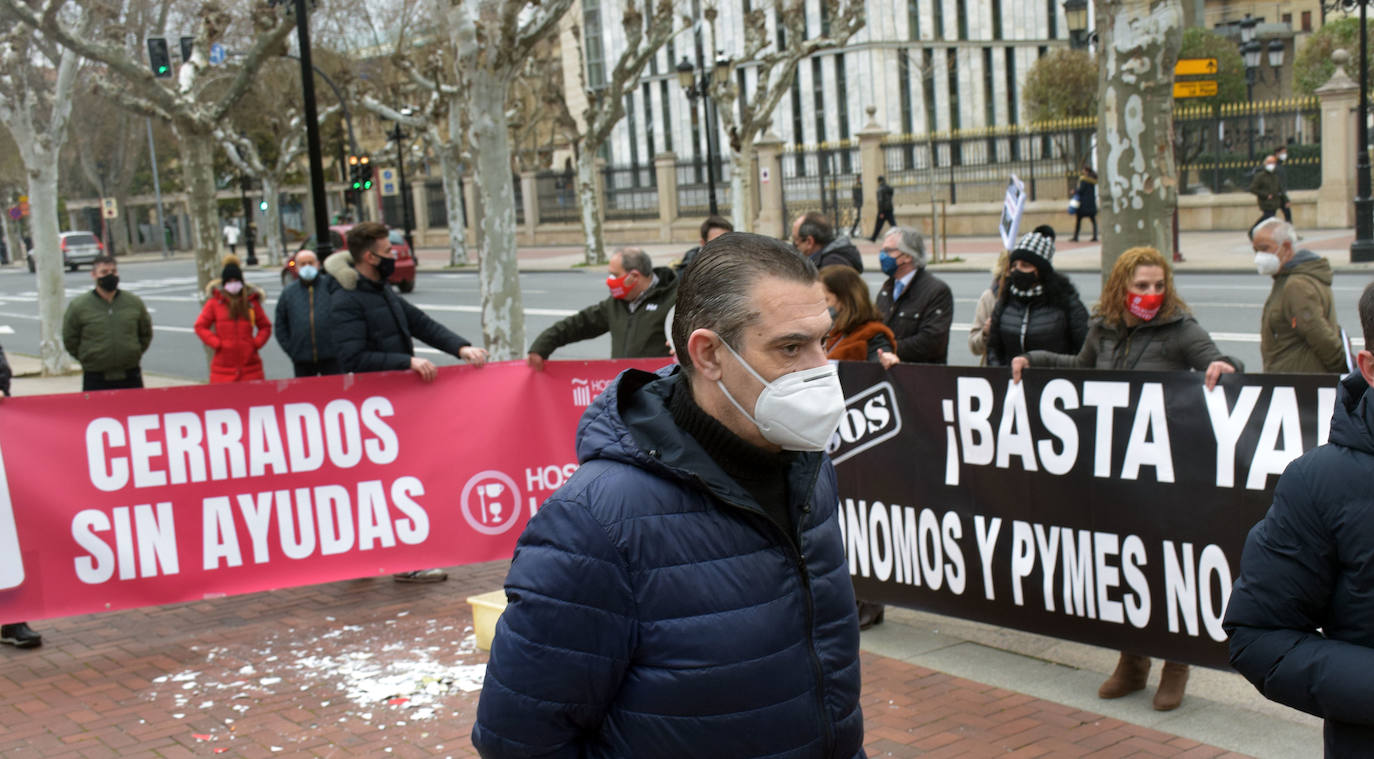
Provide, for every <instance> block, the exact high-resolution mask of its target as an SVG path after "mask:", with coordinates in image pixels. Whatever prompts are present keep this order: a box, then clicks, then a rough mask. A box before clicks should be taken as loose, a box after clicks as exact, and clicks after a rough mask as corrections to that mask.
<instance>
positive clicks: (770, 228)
mask: <svg viewBox="0 0 1374 759" xmlns="http://www.w3.org/2000/svg"><path fill="white" fill-rule="evenodd" d="M782 145H783V142H782V138H781V137H778V136H777V135H776V134H773V133H772V132H771V131H770V132H766V133H764V135H763V136H762V137H760V138H758V139H757V140H755V141H754V156H755V157H756V158H757V160H758V164H759V173H758V176H757V177H755V180H754V184H755V186H756V187H758V188H759V215H758V217H757V218H755V219H754V231H755V232H757V233H758V234H761V235H769V236H770V237H771V236H775V235H779V234H781V235H782V236H783V237H786V236H787V234H788V232H787V230H786V225H787V224H788V223H789V220H787V219H784V218H782Z"/></svg>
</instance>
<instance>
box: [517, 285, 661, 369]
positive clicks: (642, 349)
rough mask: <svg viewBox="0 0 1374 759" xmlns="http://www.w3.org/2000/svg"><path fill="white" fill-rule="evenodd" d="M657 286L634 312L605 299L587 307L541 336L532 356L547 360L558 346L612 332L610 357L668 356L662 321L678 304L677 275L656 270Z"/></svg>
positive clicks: (537, 339)
mask: <svg viewBox="0 0 1374 759" xmlns="http://www.w3.org/2000/svg"><path fill="white" fill-rule="evenodd" d="M654 274H655V275H656V276H657V277H658V284H656V285H654V286H653V287H651V288H649V291H648V292H647V293H645V294H644V300H643V301H642V302H641V303H640V304H639V308H637V309H635V311H634V313H630V304H629V303H628V302H626V301H623V300H616V299H615V298H606V299H605V300H603V301H601V302H600V303H597V304H595V305H591V306H587V307H586V308H584V309H582V310H581V311H578V312H577V313H575V314H573V315H572V316H569V317H568V318H566V319H563V320H561V321H559V322H558V323H557V324H554V325H553V326H552V327H549V328H548V329H546V330H544V331H543V332H541V333H539V337H537V338H535V340H534V343H533V344H532V345H530V350H529V352H530V353H537V354H539V355H540V356H541V357H543V358H548V357H549V355H550V354H552V353H553V352H554V351H555V350H557V349H558V348H559V347H561V346H564V345H567V344H568V343H575V342H577V341H579V340H590V339H592V338H594V337H600V336H601V335H604V334H606V333H607V332H610V333H611V358H655V357H658V356H667V355H668V340H667V338H666V337H665V336H664V334H663V320H664V319H665V318H666V317H667V316H668V310H669V309H670V308H672V307H673V305H674V304H676V303H677V285H678V281H679V280H678V278H677V275H676V274H674V273H673V270H672V269H668V268H657V269H654Z"/></svg>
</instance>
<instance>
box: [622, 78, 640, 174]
mask: <svg viewBox="0 0 1374 759" xmlns="http://www.w3.org/2000/svg"><path fill="white" fill-rule="evenodd" d="M625 126H626V127H628V129H627V131H628V132H629V135H630V165H631V166H638V165H639V129H638V128H637V127H636V126H635V96H634V93H626V95H625Z"/></svg>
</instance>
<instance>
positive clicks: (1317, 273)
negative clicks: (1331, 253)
mask: <svg viewBox="0 0 1374 759" xmlns="http://www.w3.org/2000/svg"><path fill="white" fill-rule="evenodd" d="M1296 242H1297V233H1296V232H1294V231H1293V227H1292V225H1290V224H1288V223H1287V222H1285V221H1281V220H1279V219H1278V218H1273V217H1271V218H1268V219H1265V220H1264V221H1263V222H1261V223H1260V224H1259V226H1257V227H1255V237H1254V249H1255V268H1256V269H1257V270H1258V271H1259V273H1260V274H1263V275H1267V276H1271V277H1273V278H1274V287H1273V289H1271V290H1270V291H1269V298H1268V299H1267V300H1265V301H1264V312H1263V314H1262V315H1261V316H1260V356H1261V358H1262V359H1263V361H1264V371H1266V372H1287V373H1322V372H1335V373H1342V374H1343V373H1345V371H1346V368H1347V367H1346V349H1345V342H1344V341H1343V340H1342V339H1341V327H1340V324H1338V323H1337V321H1336V306H1335V301H1334V299H1333V298H1332V296H1331V279H1332V272H1331V264H1330V262H1328V261H1327V260H1326V259H1325V258H1322V257H1321V256H1318V255H1317V254H1315V253H1313V252H1311V251H1309V250H1296V249H1295V243H1296Z"/></svg>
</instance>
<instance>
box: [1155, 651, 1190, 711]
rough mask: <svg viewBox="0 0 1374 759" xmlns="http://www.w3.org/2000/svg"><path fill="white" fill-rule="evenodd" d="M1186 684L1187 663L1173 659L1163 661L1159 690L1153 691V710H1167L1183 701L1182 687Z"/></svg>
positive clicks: (1176, 706)
mask: <svg viewBox="0 0 1374 759" xmlns="http://www.w3.org/2000/svg"><path fill="white" fill-rule="evenodd" d="M1187 685H1188V665H1187V664H1179V663H1178V662H1175V661H1166V662H1164V669H1163V671H1162V672H1160V675H1159V690H1157V691H1155V711H1160V712H1167V711H1172V710H1174V709H1177V708H1178V705H1179V704H1180V703H1182V702H1183V689H1184V688H1185V687H1186V686H1187Z"/></svg>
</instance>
